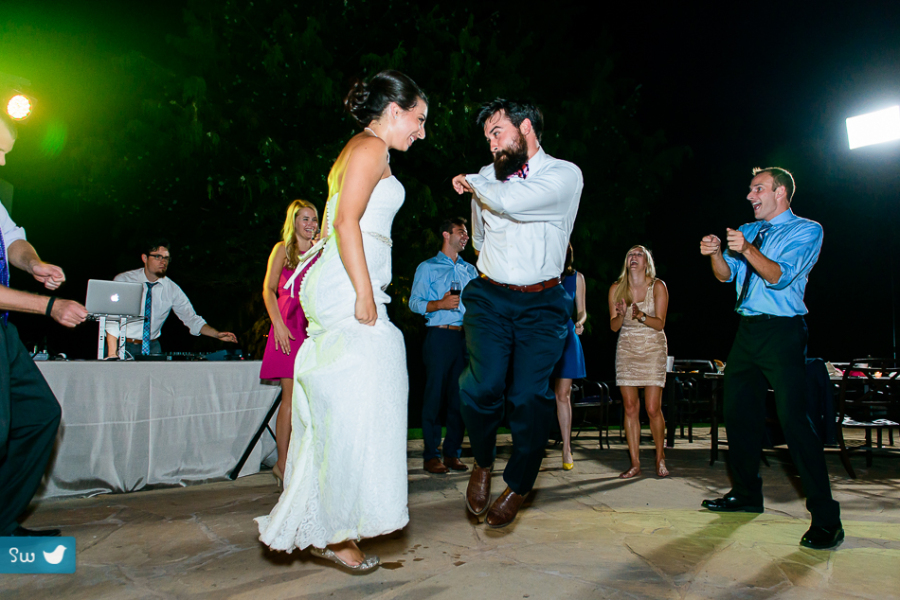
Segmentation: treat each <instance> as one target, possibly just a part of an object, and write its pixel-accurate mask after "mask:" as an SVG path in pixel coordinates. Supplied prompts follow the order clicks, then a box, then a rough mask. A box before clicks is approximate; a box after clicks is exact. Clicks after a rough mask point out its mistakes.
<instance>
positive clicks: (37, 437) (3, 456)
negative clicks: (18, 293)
mask: <svg viewBox="0 0 900 600" xmlns="http://www.w3.org/2000/svg"><path fill="white" fill-rule="evenodd" d="M60 414H61V412H60V408H59V403H58V402H57V401H56V397H55V396H54V395H53V392H52V391H50V386H48V385H47V382H46V381H45V380H44V376H43V375H41V372H40V371H39V370H38V368H37V366H36V365H35V364H34V360H32V358H31V356H30V355H29V354H28V352H27V351H26V350H25V347H24V346H23V345H22V342H21V341H20V340H19V333H18V331H16V327H15V325H13V324H12V323H10V324H7V325H3V324H2V323H0V536H4V535H9V534H10V533H11V532H12V531H13V530H14V529H15V528H16V527H17V526H18V523H17V522H16V519H17V518H18V517H19V515H20V514H22V513H23V512H24V511H25V509H26V508H27V507H28V503H29V502H31V498H32V497H33V496H34V493H35V491H37V488H38V486H39V485H40V483H41V479H43V477H44V471H45V470H46V468H47V461H48V460H49V459H50V453H51V452H52V450H53V445H54V443H55V442H56V431H57V429H58V428H59V420H60Z"/></svg>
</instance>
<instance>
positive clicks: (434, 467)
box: [424, 457, 450, 475]
mask: <svg viewBox="0 0 900 600" xmlns="http://www.w3.org/2000/svg"><path fill="white" fill-rule="evenodd" d="M424 468H425V470H426V471H428V472H429V473H434V474H435V475H443V474H444V473H449V472H450V469H448V468H447V467H445V466H444V463H442V462H441V459H439V458H437V457H434V458H429V459H428V460H426V461H425V465H424Z"/></svg>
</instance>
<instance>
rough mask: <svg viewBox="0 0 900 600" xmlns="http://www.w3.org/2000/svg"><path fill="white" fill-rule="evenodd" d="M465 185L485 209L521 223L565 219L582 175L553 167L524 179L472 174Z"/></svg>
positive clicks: (567, 166) (564, 165)
mask: <svg viewBox="0 0 900 600" xmlns="http://www.w3.org/2000/svg"><path fill="white" fill-rule="evenodd" d="M466 181H468V182H469V185H471V186H472V188H473V189H474V190H475V192H476V193H477V194H478V198H479V199H480V200H481V202H482V203H483V204H484V205H485V206H486V207H488V208H490V209H491V210H492V211H494V212H496V213H498V214H502V215H506V216H508V217H509V218H511V219H514V220H516V221H521V222H523V223H525V222H533V221H548V220H554V219H556V218H560V217H561V216H562V215H565V214H566V212H567V210H568V208H569V205H570V204H571V202H572V199H573V198H576V197H577V196H576V194H580V190H581V188H582V187H583V185H584V184H583V178H582V175H581V171H580V170H579V169H578V168H577V167H575V165H572V164H571V163H562V164H559V165H555V166H553V167H551V168H548V169H545V170H544V171H542V172H540V173H537V174H535V175H532V176H530V177H528V178H527V179H518V178H516V179H513V180H511V181H496V180H493V181H492V180H490V179H488V178H487V177H485V176H484V175H474V174H473V175H466ZM473 216H474V215H473ZM475 248H476V249H477V248H478V246H477V244H476V245H475Z"/></svg>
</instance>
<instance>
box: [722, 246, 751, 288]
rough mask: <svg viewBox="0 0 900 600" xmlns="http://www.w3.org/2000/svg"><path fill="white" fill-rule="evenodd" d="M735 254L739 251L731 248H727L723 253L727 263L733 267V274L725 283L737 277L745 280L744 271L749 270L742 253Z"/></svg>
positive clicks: (739, 279) (729, 266)
mask: <svg viewBox="0 0 900 600" xmlns="http://www.w3.org/2000/svg"><path fill="white" fill-rule="evenodd" d="M735 254H737V253H736V252H732V251H731V250H726V251H725V252H723V253H722V258H724V259H725V263H726V264H727V265H728V268H729V269H731V275H730V276H729V277H728V279H726V280H725V281H724V282H723V283H729V282H731V281H734V280H735V279H737V280H738V281H743V280H744V273H745V272H746V271H747V261H746V260H745V259H744V257H742V256H740V254H738V255H737V256H735Z"/></svg>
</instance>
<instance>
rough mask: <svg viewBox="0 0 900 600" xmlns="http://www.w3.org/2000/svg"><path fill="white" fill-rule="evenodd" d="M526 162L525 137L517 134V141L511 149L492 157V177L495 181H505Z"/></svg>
mask: <svg viewBox="0 0 900 600" xmlns="http://www.w3.org/2000/svg"><path fill="white" fill-rule="evenodd" d="M526 162H528V143H527V142H526V141H525V136H524V135H522V134H521V133H519V139H517V140H516V142H515V144H513V146H512V147H511V148H506V149H504V150H501V151H500V152H498V153H496V154H495V155H494V175H495V176H496V177H497V181H506V178H507V177H509V176H510V175H512V174H513V173H515V172H516V171H518V170H519V169H521V168H522V165H524V164H525V163H526Z"/></svg>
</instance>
